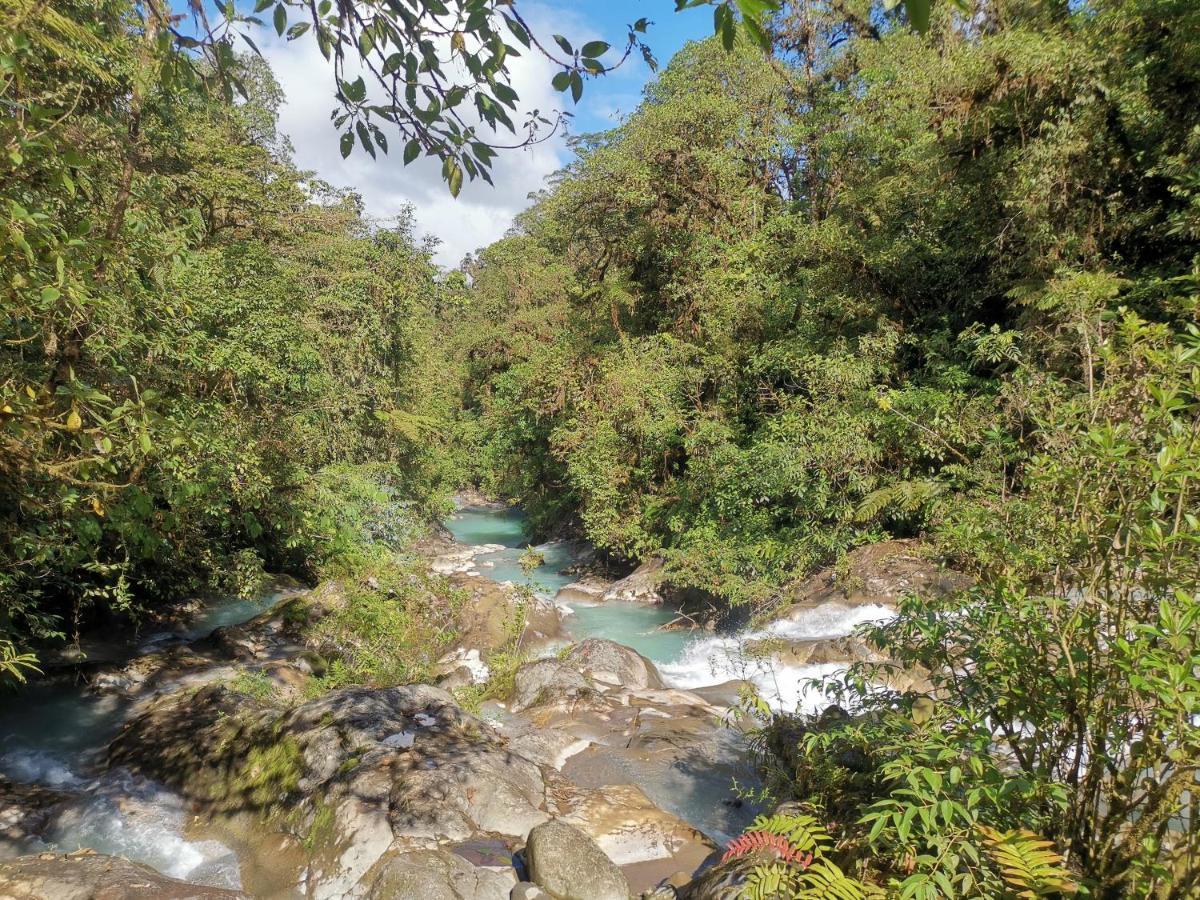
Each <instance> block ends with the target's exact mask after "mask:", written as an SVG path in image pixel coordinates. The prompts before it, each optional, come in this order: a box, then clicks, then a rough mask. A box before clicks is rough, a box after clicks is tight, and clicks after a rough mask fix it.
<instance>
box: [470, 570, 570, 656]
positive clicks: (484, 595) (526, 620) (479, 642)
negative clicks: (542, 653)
mask: <svg viewBox="0 0 1200 900" xmlns="http://www.w3.org/2000/svg"><path fill="white" fill-rule="evenodd" d="M450 584H451V586H452V587H454V588H456V589H458V590H461V591H464V592H465V593H467V594H468V596H469V598H470V599H469V601H468V602H467V603H464V604H463V605H462V609H461V612H460V613H459V621H458V628H459V638H458V643H459V645H460V646H462V647H466V648H470V649H472V650H477V651H479V653H480V654H481V655H482V656H483V658H484V660H486V659H487V658H488V657H489V656H490V655H491V654H492V653H493V652H495V651H497V650H502V649H505V648H508V647H510V646H511V645H512V644H514V643H515V642H520V645H521V647H522V648H529V647H532V646H537V645H541V644H545V643H547V642H549V641H551V640H554V639H555V638H558V637H559V636H560V634H561V632H562V612H561V611H560V610H559V608H558V607H557V606H555V605H554V604H553V603H551V602H550V601H549V600H543V599H540V598H534V599H533V600H529V599H528V598H527V597H526V596H525V595H524V594H523V593H521V592H519V591H517V589H516V588H514V587H513V586H512V585H511V584H507V583H505V584H497V583H496V582H495V581H492V580H491V579H490V578H486V577H483V576H481V575H454V576H452V577H451V578H450Z"/></svg>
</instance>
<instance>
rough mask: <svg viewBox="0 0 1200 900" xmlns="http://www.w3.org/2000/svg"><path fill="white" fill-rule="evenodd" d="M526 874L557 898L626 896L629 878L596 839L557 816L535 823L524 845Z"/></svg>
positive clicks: (613, 899) (608, 899) (592, 899)
mask: <svg viewBox="0 0 1200 900" xmlns="http://www.w3.org/2000/svg"><path fill="white" fill-rule="evenodd" d="M525 859H526V862H527V864H528V866H529V877H530V878H531V879H532V880H533V882H534V884H536V885H538V886H539V887H541V888H543V889H544V890H545V891H546V892H547V893H549V894H550V895H551V896H553V897H555V898H558V900H629V882H628V881H627V880H626V879H625V876H624V874H622V872H621V870H620V869H619V868H617V866H616V865H615V864H614V863H613V861H612V860H610V859H609V858H608V857H607V856H605V855H604V851H603V850H601V849H600V848H599V847H598V846H597V845H596V842H595V841H593V840H592V839H591V838H590V837H588V836H587V835H586V834H584V833H583V832H582V831H580V830H579V829H577V828H573V827H572V826H570V825H568V824H566V823H565V822H561V821H558V820H555V821H551V822H546V823H545V824H542V825H539V826H538V827H537V828H534V829H533V830H532V831H531V832H530V833H529V840H528V841H527V842H526V845H525Z"/></svg>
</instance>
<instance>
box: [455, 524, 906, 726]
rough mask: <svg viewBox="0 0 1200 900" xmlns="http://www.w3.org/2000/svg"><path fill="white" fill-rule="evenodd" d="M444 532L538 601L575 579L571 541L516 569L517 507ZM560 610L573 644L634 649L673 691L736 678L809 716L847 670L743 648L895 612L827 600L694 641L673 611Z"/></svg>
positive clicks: (575, 549) (834, 633)
mask: <svg viewBox="0 0 1200 900" xmlns="http://www.w3.org/2000/svg"><path fill="white" fill-rule="evenodd" d="M446 527H447V528H448V529H449V530H450V532H451V533H452V534H453V535H454V537H455V538H456V539H457V540H458V541H460V542H462V543H464V544H473V545H475V546H476V547H477V548H478V547H479V546H480V545H483V544H487V545H489V546H487V548H486V549H487V551H488V552H486V553H480V554H479V555H478V556H477V557H476V559H477V560H478V561H479V564H480V565H483V566H484V567H485V568H484V569H483V571H484V572H485V573H486V575H487V577H488V578H491V579H493V580H495V581H511V582H514V583H517V584H527V585H529V586H531V587H532V588H533V589H534V590H535V591H536V592H537V593H538V594H539V595H541V596H551V595H553V594H554V593H555V592H556V591H557V590H558V589H559V588H561V587H563V586H565V585H566V584H568V583H570V582H571V581H572V577H571V576H569V575H566V574H564V572H563V570H564V569H566V568H568V567H569V566H570V564H571V563H572V562H574V561H575V559H576V558H577V557H578V553H579V551H580V550H581V547H580V546H578V545H576V544H573V543H571V542H569V541H555V542H551V543H548V544H542V545H540V546H538V547H537V548H536V549H538V550H539V551H541V552H542V554H543V556H544V557H545V564H544V565H543V566H541V567H540V568H538V569H537V570H535V571H534V572H533V573H526V572H524V571H523V570H522V569H521V566H520V556H521V554H522V552H523V551H522V549H521V548H523V547H525V546H526V545H527V538H526V537H525V532H524V517H523V516H522V514H521V513H520V511H518V510H513V509H504V508H500V507H467V508H464V509H460V510H458V511H457V512H456V513H455V514H454V515H453V516H451V517H450V518H449V519H448V520H447V522H446ZM498 545H499V548H497V547H498ZM558 605H559V607H560V608H562V609H563V611H564V613H569V618H568V619H567V620H566V621H565V622H564V626H565V628H566V630H567V632H568V633H569V634H570V636H571V638H572V639H574V640H582V639H584V638H588V637H604V638H608V639H610V640H613V641H616V642H617V643H619V644H624V645H626V646H628V647H632V648H633V649H635V650H637V651H638V652H639V653H641V654H642V655H644V656H646V657H647V658H649V659H650V660H651V661H653V662H654V663H655V665H657V666H658V669H659V671H660V672H661V673H662V676H663V678H664V680H666V681H667V683H668V684H670V685H671V686H673V687H680V688H700V687H709V686H712V685H715V684H722V683H724V682H727V681H733V680H746V681H751V682H753V683H754V684H755V685H757V686H758V688H759V690H760V691H761V692H762V695H763V697H764V698H765V699H766V700H767V701H768V702H769V703H771V704H772V705H773V706H774V707H776V708H777V709H782V710H787V711H793V710H800V711H812V710H815V709H819V708H820V707H821V706H823V705H824V697H823V695H822V694H821V693H820V692H819V691H817V690H814V689H813V688H812V687H811V686H810V685H809V682H810V681H811V680H812V679H814V678H823V677H829V676H831V675H837V674H838V673H840V672H841V671H843V670H844V667H843V666H838V665H832V664H829V665H814V666H792V665H785V664H783V663H781V662H779V661H778V660H771V659H762V658H758V657H755V656H753V655H752V654H748V653H747V652H746V649H745V648H746V645H747V644H748V643H750V642H753V641H758V640H763V639H767V638H778V639H782V640H788V641H804V640H829V639H832V638H838V637H844V636H846V635H848V634H850V633H851V632H852V631H854V629H855V628H857V627H858V626H859V625H862V624H864V623H867V622H878V621H884V620H886V619H888V618H890V617H891V616H892V615H893V612H892V610H890V609H888V608H887V607H885V606H879V605H875V604H865V605H862V606H842V605H839V604H836V603H826V604H822V605H821V606H818V607H814V608H813V609H808V610H802V611H800V612H798V613H796V614H795V615H794V616H793V617H792V618H789V619H782V620H780V621H778V622H773V623H771V625H769V626H768V627H766V628H763V629H761V630H756V631H748V632H743V633H741V634H737V635H706V636H703V637H695V636H693V635H692V634H689V633H688V632H686V631H676V630H666V631H664V630H661V628H660V626H662V625H664V624H666V623H668V622H670V621H671V620H672V619H674V618H675V613H674V611H672V610H671V609H668V608H665V607H662V606H652V605H647V604H639V603H620V602H615V601H609V602H605V603H594V602H589V601H586V600H585V601H578V602H576V601H567V602H559V604H558Z"/></svg>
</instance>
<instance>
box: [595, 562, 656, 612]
mask: <svg viewBox="0 0 1200 900" xmlns="http://www.w3.org/2000/svg"><path fill="white" fill-rule="evenodd" d="M663 569H664V563H663V561H662V560H661V559H659V558H657V557H653V558H651V559H649V560H647V561H646V562H644V563H642V564H641V565H640V566H638V567H637V568H636V569H634V570H633V571H632V572H631V573H630V574H628V575H626V576H625V577H624V578H622V579H620V580H618V581H614V582H613V583H612V584H611V585H609V587H608V589H607V590H605V592H604V593H603V594H602V595H601V597H600V599H601V600H602V601H609V600H622V601H624V602H626V603H662V602H663V595H662V591H661V587H662V579H663Z"/></svg>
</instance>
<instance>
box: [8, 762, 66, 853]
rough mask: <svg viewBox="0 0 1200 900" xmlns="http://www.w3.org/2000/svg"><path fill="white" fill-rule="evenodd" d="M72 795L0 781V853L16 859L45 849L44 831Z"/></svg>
mask: <svg viewBox="0 0 1200 900" xmlns="http://www.w3.org/2000/svg"><path fill="white" fill-rule="evenodd" d="M70 799H71V795H70V794H66V793H64V792H62V791H56V790H53V789H51V788H48V787H43V786H41V785H37V784H18V783H16V782H12V781H9V780H8V779H7V778H0V853H2V854H3V855H5V856H17V855H20V854H22V853H30V852H32V851H34V850H40V849H42V848H43V847H44V846H45V844H44V843H43V842H42V840H41V834H42V830H43V829H44V828H45V827H46V825H47V823H48V822H49V821H50V819H51V817H52V816H53V815H54V813H55V812H56V810H57V809H58V808H59V807H60V806H61V805H62V804H63V803H66V802H69V801H70Z"/></svg>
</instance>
